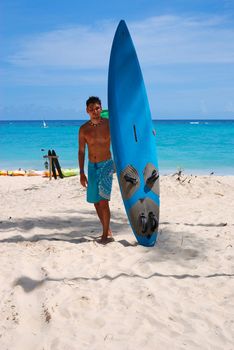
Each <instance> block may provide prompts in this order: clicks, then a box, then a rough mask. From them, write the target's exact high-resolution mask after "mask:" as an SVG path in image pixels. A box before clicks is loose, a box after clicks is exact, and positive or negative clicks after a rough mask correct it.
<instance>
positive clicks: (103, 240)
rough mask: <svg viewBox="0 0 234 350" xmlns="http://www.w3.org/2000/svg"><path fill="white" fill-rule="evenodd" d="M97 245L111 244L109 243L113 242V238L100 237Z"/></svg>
mask: <svg viewBox="0 0 234 350" xmlns="http://www.w3.org/2000/svg"><path fill="white" fill-rule="evenodd" d="M97 242H98V243H100V244H104V245H105V244H107V243H111V242H114V238H113V236H111V237H109V235H108V236H107V237H103V236H102V237H101V238H99V239H98V240H97Z"/></svg>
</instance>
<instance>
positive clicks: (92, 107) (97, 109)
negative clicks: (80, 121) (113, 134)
mask: <svg viewBox="0 0 234 350" xmlns="http://www.w3.org/2000/svg"><path fill="white" fill-rule="evenodd" d="M86 111H87V113H88V114H89V116H90V118H91V119H92V120H95V119H99V118H100V114H101V111H102V106H101V105H100V104H99V103H90V104H89V105H88V107H87V108H86Z"/></svg>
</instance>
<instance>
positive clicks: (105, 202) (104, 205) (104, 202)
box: [98, 200, 109, 209]
mask: <svg viewBox="0 0 234 350" xmlns="http://www.w3.org/2000/svg"><path fill="white" fill-rule="evenodd" d="M98 203H99V206H100V207H101V208H103V209H104V208H109V201H108V200H101V201H100V202H98Z"/></svg>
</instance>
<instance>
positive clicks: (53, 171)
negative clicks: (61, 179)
mask: <svg viewBox="0 0 234 350" xmlns="http://www.w3.org/2000/svg"><path fill="white" fill-rule="evenodd" d="M51 156H53V154H52V152H51V150H48V157H51ZM51 169H52V174H53V177H54V179H55V180H56V179H57V173H56V167H55V163H54V159H53V158H52V161H51Z"/></svg>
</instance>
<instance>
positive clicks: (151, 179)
mask: <svg viewBox="0 0 234 350" xmlns="http://www.w3.org/2000/svg"><path fill="white" fill-rule="evenodd" d="M158 178H159V173H158V171H157V170H156V169H154V170H153V171H152V174H151V175H150V176H149V177H148V178H147V180H146V182H147V183H152V182H155V181H156V180H157V179H158Z"/></svg>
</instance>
